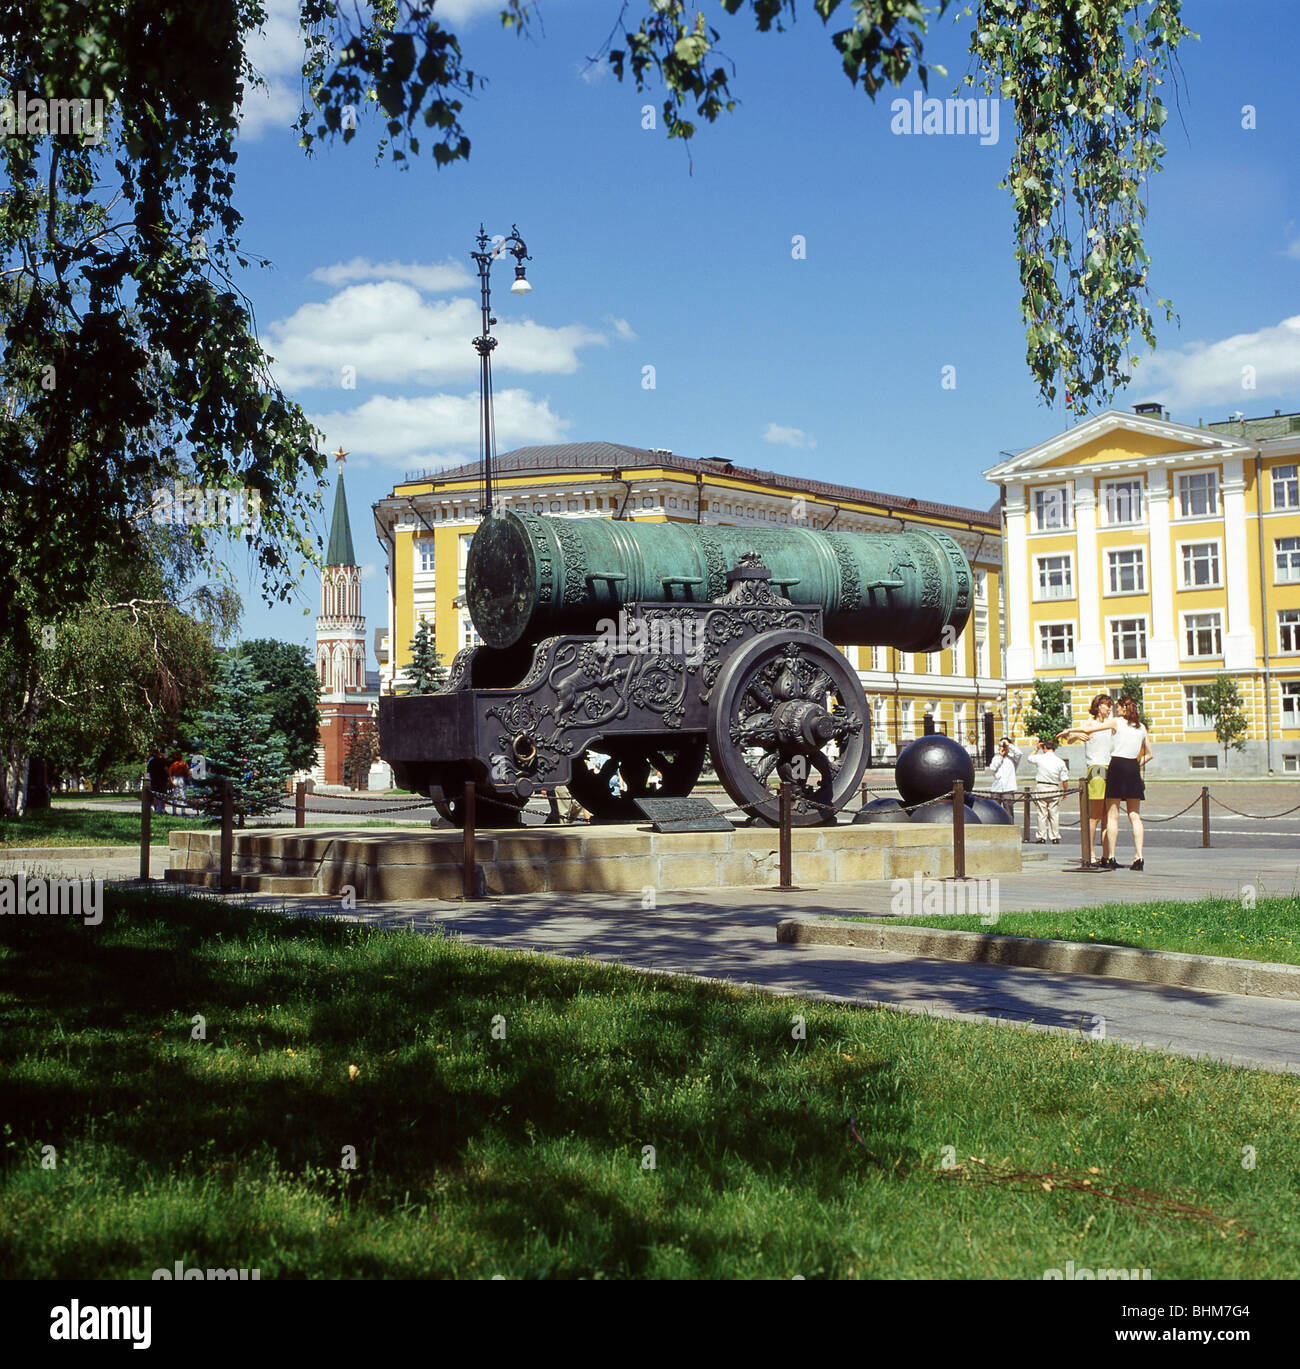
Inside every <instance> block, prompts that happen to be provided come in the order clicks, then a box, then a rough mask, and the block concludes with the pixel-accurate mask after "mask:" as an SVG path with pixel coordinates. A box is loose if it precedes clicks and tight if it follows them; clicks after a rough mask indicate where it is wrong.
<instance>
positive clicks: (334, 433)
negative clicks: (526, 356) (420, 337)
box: [310, 390, 569, 467]
mask: <svg viewBox="0 0 1300 1369" xmlns="http://www.w3.org/2000/svg"><path fill="white" fill-rule="evenodd" d="M493 413H494V415H495V418H496V430H497V448H498V450H500V451H508V450H510V448H512V447H521V446H526V445H528V444H530V443H534V442H538V443H545V442H561V441H563V440H564V434H565V432H566V430H567V429H568V427H569V423H568V420H566V419H562V418H560V417H559V415H558V414H556V413H555V412H553V411H552V409H551V406H550V403H549V402H548V401H547V400H545V399H536V398H534V397H533V396H532V395H531V394H529V392H528V391H527V390H499V391H497V392H496V393H495V394H494V395H493ZM478 414H479V398H478V394H477V392H474V391H472V392H470V393H469V394H465V395H452V394H436V395H420V396H417V397H416V398H413V399H399V398H393V397H390V396H388V395H376V396H375V397H374V398H373V399H368V400H366V402H365V403H364V404H360V405H358V406H357V407H356V408H354V409H346V410H336V411H335V412H333V413H318V414H312V415H310V419H311V422H312V423H314V424H315V425H316V426H317V427H318V428H320V429H322V430H323V431H324V432H325V434H326V445H327V446H328V447H333V446H334V445H335V444H336V443H339V442H341V443H342V444H343V446H344V447H346V448H347V449H348V450H349V451H353V452H356V453H358V454H359V455H362V456H373V457H376V458H378V459H379V460H380V461H381V462H385V463H388V464H391V465H402V466H410V467H414V466H438V465H454V464H455V463H457V462H460V461H473V460H475V459H476V457H477V455H478V441H479V435H478V431H479V430H478Z"/></svg>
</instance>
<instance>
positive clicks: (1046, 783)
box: [1029, 737, 1070, 846]
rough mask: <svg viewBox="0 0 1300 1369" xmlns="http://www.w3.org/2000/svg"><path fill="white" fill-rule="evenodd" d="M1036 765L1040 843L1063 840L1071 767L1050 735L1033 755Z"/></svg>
mask: <svg viewBox="0 0 1300 1369" xmlns="http://www.w3.org/2000/svg"><path fill="white" fill-rule="evenodd" d="M1029 764H1030V765H1032V766H1033V767H1034V811H1035V813H1036V814H1037V815H1038V838H1037V841H1038V844H1039V845H1040V846H1041V845H1042V844H1043V843H1044V842H1048V841H1050V842H1051V843H1052V844H1053V845H1054V846H1059V845H1060V844H1061V796H1062V795H1063V794H1067V793H1069V791H1070V784H1069V779H1070V767H1069V766H1068V765H1067V764H1066V762H1065V761H1063V760H1062V759H1061V757H1060V756H1058V755H1057V754H1056V743H1055V742H1054V741H1053V740H1052V739H1051V738H1050V737H1048V738H1047V739H1046V740H1045V741H1040V742H1039V743H1038V748H1037V750H1036V751H1035V752H1034V754H1033V755H1032V756H1030V758H1029Z"/></svg>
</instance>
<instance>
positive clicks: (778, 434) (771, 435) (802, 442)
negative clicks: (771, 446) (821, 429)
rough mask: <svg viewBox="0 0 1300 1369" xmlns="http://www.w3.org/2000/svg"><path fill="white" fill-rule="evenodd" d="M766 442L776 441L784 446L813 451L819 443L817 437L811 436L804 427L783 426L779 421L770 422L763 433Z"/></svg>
mask: <svg viewBox="0 0 1300 1369" xmlns="http://www.w3.org/2000/svg"><path fill="white" fill-rule="evenodd" d="M763 441H764V442H775V443H778V444H779V445H780V446H782V447H795V448H797V449H799V450H801V451H809V452H810V451H812V449H813V448H814V447H815V446H816V445H817V439H816V438H815V437H809V436H808V434H807V433H806V432H804V430H803V429H802V428H783V427H781V425H780V424H779V423H769V424H768V425H767V431H766V432H765V433H764V434H763Z"/></svg>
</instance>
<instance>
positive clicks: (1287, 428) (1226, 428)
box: [1205, 414, 1300, 441]
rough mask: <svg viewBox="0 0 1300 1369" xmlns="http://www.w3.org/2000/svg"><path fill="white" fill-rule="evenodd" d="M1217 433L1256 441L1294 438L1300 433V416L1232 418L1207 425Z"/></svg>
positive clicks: (1272, 415) (1279, 415)
mask: <svg viewBox="0 0 1300 1369" xmlns="http://www.w3.org/2000/svg"><path fill="white" fill-rule="evenodd" d="M1205 426H1206V427H1207V428H1212V429H1213V430H1214V431H1215V432H1216V433H1232V434H1234V436H1237V437H1252V438H1254V439H1255V440H1256V441H1260V440H1263V439H1267V438H1270V437H1293V436H1294V435H1295V434H1296V433H1300V414H1270V415H1269V417H1267V418H1244V419H1243V418H1230V419H1227V420H1225V421H1224V422H1223V423H1207V424H1206V425H1205Z"/></svg>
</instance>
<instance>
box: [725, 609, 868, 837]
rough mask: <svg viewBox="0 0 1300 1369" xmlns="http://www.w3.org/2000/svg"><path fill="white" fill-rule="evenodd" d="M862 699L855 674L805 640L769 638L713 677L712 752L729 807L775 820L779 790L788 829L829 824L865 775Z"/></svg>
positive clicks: (821, 645)
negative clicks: (789, 796)
mask: <svg viewBox="0 0 1300 1369" xmlns="http://www.w3.org/2000/svg"><path fill="white" fill-rule="evenodd" d="M867 736H868V728H867V700H866V695H865V694H863V692H862V685H861V683H860V682H859V680H858V676H857V672H856V671H855V670H854V669H853V667H852V666H850V665H849V663H848V662H847V661H846V660H845V659H844V657H843V656H842V655H841V654H840V653H839V652H838V651H836V650H835V648H834V647H833V646H831V645H830V644H829V643H828V642H827V641H826V640H825V639H824V638H822V637H818V636H817V635H816V634H814V633H811V632H781V633H776V632H765V633H763V634H762V635H761V636H758V637H755V638H754V639H753V640H752V641H750V642H748V643H746V645H745V646H743V647H741V649H740V650H739V651H737V652H736V654H735V655H734V656H732V657H731V658H730V660H728V661H727V663H726V665H725V666H724V667H723V669H722V672H721V674H720V675H719V677H718V683H717V685H716V687H715V689H714V693H713V702H712V704H711V706H710V709H709V748H710V750H711V751H712V754H713V765H714V768H715V769H716V770H717V772H718V778H719V779H720V780H721V781H722V783H723V785H724V786H725V788H726V790H727V793H728V794H730V795H731V797H732V799H733V800H734V802H735V803H736V804H737V805H739V806H740V807H743V808H745V809H746V810H747V811H748V812H751V813H753V814H755V815H756V816H757V817H759V818H760V819H762V820H763V821H764V822H769V823H771V824H773V825H774V826H775V825H776V824H777V823H778V822H779V821H780V797H779V795H780V785H781V781H782V780H788V781H789V782H790V784H791V786H792V788H793V799H794V801H793V804H792V821H793V822H794V824H795V825H796V826H799V827H807V826H811V825H812V824H814V823H823V822H825V823H833V822H834V821H835V814H836V812H838V811H839V809H841V808H843V807H844V805H845V804H846V803H847V802H848V801H849V800H850V799H851V798H852V797H853V795H854V794H855V793H856V792H857V788H858V785H859V783H860V782H861V780H862V773H863V771H864V770H865V769H866V766H867V745H866V743H867Z"/></svg>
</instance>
